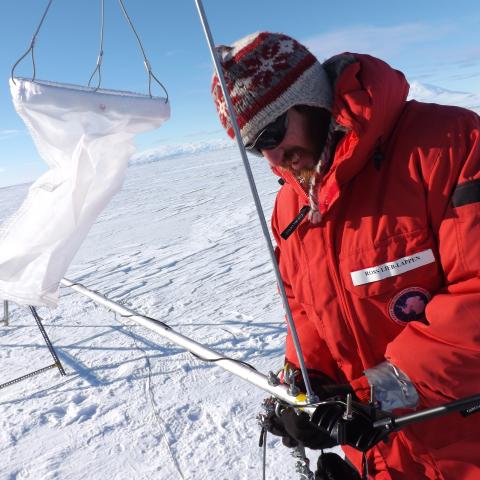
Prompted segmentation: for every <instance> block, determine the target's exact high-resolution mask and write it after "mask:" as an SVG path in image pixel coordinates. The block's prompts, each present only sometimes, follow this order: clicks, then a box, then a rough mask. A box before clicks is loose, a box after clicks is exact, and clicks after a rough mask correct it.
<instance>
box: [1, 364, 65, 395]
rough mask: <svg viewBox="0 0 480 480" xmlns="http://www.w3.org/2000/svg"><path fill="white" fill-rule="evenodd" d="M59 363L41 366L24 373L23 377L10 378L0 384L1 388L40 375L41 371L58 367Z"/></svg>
mask: <svg viewBox="0 0 480 480" xmlns="http://www.w3.org/2000/svg"><path fill="white" fill-rule="evenodd" d="M56 367H58V365H57V364H56V363H52V364H51V365H48V366H47V367H43V368H39V369H38V370H35V371H34V372H30V373H27V374H26V375H22V376H21V377H18V378H15V379H14V380H10V381H8V382H5V383H2V384H1V385H0V390H1V389H2V388H6V387H9V386H10V385H14V384H15V383H19V382H21V381H22V380H26V379H27V378H31V377H34V376H35V375H38V374H39V373H43V372H46V371H47V370H51V369H52V368H56Z"/></svg>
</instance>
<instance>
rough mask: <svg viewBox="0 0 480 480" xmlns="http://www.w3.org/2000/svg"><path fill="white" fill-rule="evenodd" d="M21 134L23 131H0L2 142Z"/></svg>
mask: <svg viewBox="0 0 480 480" xmlns="http://www.w3.org/2000/svg"><path fill="white" fill-rule="evenodd" d="M20 133H21V130H13V129H10V130H8V129H6V130H0V141H1V140H8V139H10V138H12V137H15V136H17V135H19V134H20Z"/></svg>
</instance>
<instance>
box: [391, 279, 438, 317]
mask: <svg viewBox="0 0 480 480" xmlns="http://www.w3.org/2000/svg"><path fill="white" fill-rule="evenodd" d="M431 298H432V296H431V295H430V292H429V291H428V290H425V289H424V288H422V287H410V288H406V289H405V290H402V291H401V292H399V293H397V295H395V297H393V298H392V300H391V301H390V304H389V306H388V312H389V313H390V317H391V318H392V320H394V321H395V322H397V323H399V324H400V325H406V324H407V323H409V322H423V323H428V322H427V320H426V318H425V307H426V306H427V303H428V302H429V301H430V299H431Z"/></svg>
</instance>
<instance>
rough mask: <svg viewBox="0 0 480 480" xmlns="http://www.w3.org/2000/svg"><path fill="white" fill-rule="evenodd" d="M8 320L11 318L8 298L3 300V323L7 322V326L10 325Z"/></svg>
mask: <svg viewBox="0 0 480 480" xmlns="http://www.w3.org/2000/svg"><path fill="white" fill-rule="evenodd" d="M8 320H9V316H8V300H4V301H3V320H2V321H3V323H4V324H5V326H7V327H8Z"/></svg>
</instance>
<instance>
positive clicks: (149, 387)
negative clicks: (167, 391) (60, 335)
mask: <svg viewBox="0 0 480 480" xmlns="http://www.w3.org/2000/svg"><path fill="white" fill-rule="evenodd" d="M113 313H114V314H115V317H116V316H117V314H116V312H113ZM125 326H127V325H125ZM130 333H131V336H132V339H133V342H134V343H135V347H136V348H137V349H138V350H140V351H141V352H143V356H144V358H145V363H146V365H147V369H148V376H147V385H146V387H147V391H148V396H149V398H150V403H151V406H152V411H153V416H154V417H155V420H156V421H157V425H158V426H159V428H160V430H161V434H162V439H163V442H164V444H165V446H166V447H167V451H168V454H169V456H170V459H171V460H172V463H173V466H174V467H175V470H177V472H178V474H179V475H180V477H181V478H182V480H185V477H184V476H183V473H182V470H181V469H180V465H179V464H178V461H177V459H176V458H175V456H174V455H173V452H172V449H171V448H170V444H169V443H168V439H167V430H166V428H165V425H166V422H165V420H164V419H163V418H162V417H161V416H160V414H159V413H158V405H157V402H156V401H155V396H154V394H153V387H152V385H153V383H152V365H151V363H150V357H149V356H148V354H147V352H146V351H145V349H144V348H142V347H141V346H140V345H139V344H138V343H137V340H136V338H135V333H134V332H132V331H130Z"/></svg>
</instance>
